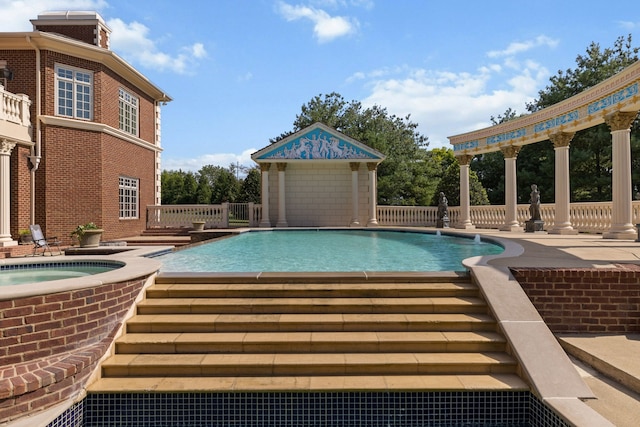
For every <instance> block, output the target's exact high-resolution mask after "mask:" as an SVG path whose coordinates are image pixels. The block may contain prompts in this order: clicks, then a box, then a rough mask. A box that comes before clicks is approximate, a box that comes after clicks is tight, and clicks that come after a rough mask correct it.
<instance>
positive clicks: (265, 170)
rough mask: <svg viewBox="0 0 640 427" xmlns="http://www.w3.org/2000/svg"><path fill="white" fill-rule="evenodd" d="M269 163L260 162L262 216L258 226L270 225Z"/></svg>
mask: <svg viewBox="0 0 640 427" xmlns="http://www.w3.org/2000/svg"><path fill="white" fill-rule="evenodd" d="M270 167H271V163H260V172H261V175H262V194H261V199H262V218H260V225H259V226H260V227H271V220H270V219H269V196H270V195H269V168H270Z"/></svg>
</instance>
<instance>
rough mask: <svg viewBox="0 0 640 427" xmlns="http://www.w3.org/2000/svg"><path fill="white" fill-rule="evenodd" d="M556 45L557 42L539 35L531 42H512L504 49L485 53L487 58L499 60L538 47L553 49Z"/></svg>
mask: <svg viewBox="0 0 640 427" xmlns="http://www.w3.org/2000/svg"><path fill="white" fill-rule="evenodd" d="M557 45H558V40H554V39H552V38H551V37H547V36H545V35H540V36H538V37H536V38H535V39H533V40H526V41H524V42H512V43H511V44H510V45H509V46H507V48H506V49H503V50H492V51H489V52H487V56H488V57H489V58H499V57H502V56H512V55H515V54H518V53H522V52H526V51H528V50H530V49H533V48H535V47H540V46H546V47H550V48H555V47H556V46H557Z"/></svg>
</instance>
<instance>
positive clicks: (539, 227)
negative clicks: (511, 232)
mask: <svg viewBox="0 0 640 427" xmlns="http://www.w3.org/2000/svg"><path fill="white" fill-rule="evenodd" d="M529 203H530V205H529V214H531V219H530V220H529V221H526V222H525V229H524V231H525V233H537V232H542V231H544V221H543V220H542V217H541V216H540V190H538V186H537V185H536V184H531V195H530V196H529Z"/></svg>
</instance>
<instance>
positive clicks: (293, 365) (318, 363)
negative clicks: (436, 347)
mask: <svg viewBox="0 0 640 427" xmlns="http://www.w3.org/2000/svg"><path fill="white" fill-rule="evenodd" d="M515 367H516V364H515V361H514V360H513V358H511V357H510V356H508V355H506V354H505V353H383V354H381V353H324V354H308V353H304V354H295V353H285V354H281V353H260V354H251V353H243V354H180V355H175V354H139V355H138V354H116V355H115V356H113V357H111V358H109V359H108V360H107V361H106V362H105V363H103V365H102V375H103V377H125V376H126V377H157V376H161V375H163V376H166V377H181V376H191V377H195V376H202V377H246V376H249V377H252V376H285V377H287V376H311V375H322V376H325V375H328V376H330V375H427V374H428V375H451V374H457V375H470V374H509V373H515Z"/></svg>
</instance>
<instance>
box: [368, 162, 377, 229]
mask: <svg viewBox="0 0 640 427" xmlns="http://www.w3.org/2000/svg"><path fill="white" fill-rule="evenodd" d="M377 168H378V164H377V163H367V169H368V170H369V221H367V227H377V226H378V219H377V218H376V216H377V214H376V212H377V210H378V190H377V182H376V181H377V177H376V169H377Z"/></svg>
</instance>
